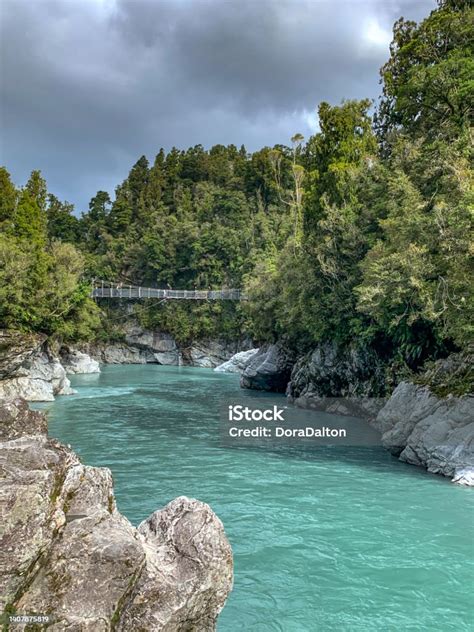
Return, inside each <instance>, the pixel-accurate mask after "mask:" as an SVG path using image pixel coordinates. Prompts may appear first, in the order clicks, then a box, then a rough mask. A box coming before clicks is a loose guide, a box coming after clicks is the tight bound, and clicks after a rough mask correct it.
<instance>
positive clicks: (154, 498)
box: [46, 365, 474, 632]
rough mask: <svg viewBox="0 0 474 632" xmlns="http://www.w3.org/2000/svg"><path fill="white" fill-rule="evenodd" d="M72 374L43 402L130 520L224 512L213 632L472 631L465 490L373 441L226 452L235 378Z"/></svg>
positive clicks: (178, 372) (272, 399)
mask: <svg viewBox="0 0 474 632" xmlns="http://www.w3.org/2000/svg"><path fill="white" fill-rule="evenodd" d="M72 383H73V387H74V388H75V389H77V394H76V395H73V396H69V397H60V398H58V399H57V400H56V401H55V402H54V403H52V404H51V405H47V406H46V408H47V409H48V410H49V432H50V434H51V435H52V436H54V437H57V438H59V439H60V440H61V441H63V442H64V443H69V444H71V445H72V447H73V448H74V450H75V451H76V452H77V453H78V454H79V455H80V457H81V458H82V460H83V461H84V462H85V463H87V464H89V465H98V466H101V465H103V466H107V467H110V469H111V470H112V473H113V476H114V481H115V493H116V498H117V503H118V507H119V509H120V510H121V511H122V513H124V514H125V515H126V516H127V517H128V518H129V519H130V520H131V522H132V523H134V524H138V523H139V522H140V521H141V520H143V519H144V518H146V517H147V516H148V515H149V514H150V513H151V512H153V511H154V510H155V509H157V508H159V507H162V506H164V505H165V504H166V503H168V502H169V501H170V500H172V499H173V498H175V497H176V496H179V495H187V496H191V497H194V498H198V499H200V500H203V501H205V502H207V503H209V504H210V505H211V507H212V508H213V509H214V511H215V512H216V513H217V515H218V516H219V517H220V518H221V520H222V521H223V523H224V526H225V529H226V532H227V535H228V537H229V539H230V542H231V544H232V548H233V551H234V562H235V586H234V590H233V592H232V594H231V596H230V597H229V600H228V602H227V604H226V606H225V608H224V610H223V612H222V614H221V616H220V618H219V623H218V631H219V632H239V631H245V632H253V631H255V632H267V631H268V632H270V631H277V630H278V631H281V632H307V631H308V632H329V631H335V632H345V631H347V632H372V631H373V632H390V631H394V632H395V631H396V632H399V631H403V632H405V631H413V632H415V631H416V632H419V631H420V632H424V631H439V632H447V631H449V630H452V631H456V632H461V631H463V630H466V631H472V630H474V621H473V610H472V606H473V599H472V593H473V581H472V578H473V570H474V568H473V567H474V564H473V529H472V528H473V524H474V493H473V490H471V489H464V488H461V487H457V486H455V485H452V484H451V483H450V482H449V481H447V480H445V479H443V478H441V477H437V476H433V475H430V474H427V473H426V472H424V471H423V470H421V469H418V468H415V467H411V466H408V465H405V464H403V463H400V462H398V461H397V460H396V459H395V458H393V457H392V456H390V455H389V454H388V453H387V452H386V451H384V450H383V449H382V448H381V447H378V446H375V447H372V448H356V447H352V448H351V447H348V448H340V447H339V448H331V447H326V448H325V449H320V450H319V451H314V450H313V451H307V450H306V449H305V448H304V446H300V447H298V445H296V446H291V447H288V448H283V449H280V450H279V449H273V450H270V449H265V448H245V447H244V448H242V447H241V448H235V447H232V446H223V445H222V443H221V439H220V433H219V424H220V407H221V403H222V401H227V400H228V399H232V398H233V399H234V400H235V401H236V403H238V398H239V395H241V394H242V391H241V390H240V389H239V380H238V377H237V376H235V375H226V374H219V373H215V372H213V371H211V370H209V369H197V368H188V367H183V368H181V367H162V366H156V365H148V366H117V367H105V368H104V369H103V371H102V373H101V374H97V375H83V376H75V377H73V378H72ZM246 394H248V392H247V393H246ZM250 396H251V397H261V396H262V395H258V394H254V395H252V393H250ZM265 396H266V397H268V400H269V401H268V403H269V404H272V405H273V404H278V405H283V404H284V403H285V400H284V398H283V396H279V395H265ZM314 414H317V413H314Z"/></svg>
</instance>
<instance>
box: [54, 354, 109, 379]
mask: <svg viewBox="0 0 474 632" xmlns="http://www.w3.org/2000/svg"><path fill="white" fill-rule="evenodd" d="M60 355H61V364H62V365H63V367H64V369H65V371H66V373H71V374H78V373H100V366H99V363H98V362H97V360H94V359H93V358H91V357H90V355H88V354H87V353H83V352H82V351H77V350H75V349H61V352H60Z"/></svg>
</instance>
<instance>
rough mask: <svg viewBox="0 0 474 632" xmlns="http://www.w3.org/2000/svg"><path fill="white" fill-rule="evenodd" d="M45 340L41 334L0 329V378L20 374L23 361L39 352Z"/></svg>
mask: <svg viewBox="0 0 474 632" xmlns="http://www.w3.org/2000/svg"><path fill="white" fill-rule="evenodd" d="M45 341H46V336H45V335H43V334H25V333H23V332H19V331H11V330H5V329H0V380H4V379H7V378H11V377H18V376H19V375H22V371H21V368H22V365H23V363H24V362H26V360H28V358H30V357H31V356H32V355H34V354H35V353H37V352H39V351H40V349H41V347H42V346H43V344H44V343H45Z"/></svg>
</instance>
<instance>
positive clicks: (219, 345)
mask: <svg viewBox="0 0 474 632" xmlns="http://www.w3.org/2000/svg"><path fill="white" fill-rule="evenodd" d="M251 346H252V344H251V341H250V340H243V341H241V340H235V341H227V340H200V341H198V342H195V343H193V344H192V345H191V346H190V347H188V348H184V349H183V350H182V353H183V362H184V364H189V365H191V366H199V367H202V368H207V369H213V368H215V367H216V366H219V365H220V364H222V363H223V362H226V361H227V360H229V359H230V358H231V357H232V356H233V355H235V354H236V353H237V352H238V351H243V350H244V351H245V350H247V349H249V348H250V347H251Z"/></svg>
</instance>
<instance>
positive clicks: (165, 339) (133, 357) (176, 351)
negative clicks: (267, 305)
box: [80, 323, 252, 368]
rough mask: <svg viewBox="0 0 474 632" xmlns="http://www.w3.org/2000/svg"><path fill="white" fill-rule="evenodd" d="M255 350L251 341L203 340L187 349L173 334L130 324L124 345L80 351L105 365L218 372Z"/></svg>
mask: <svg viewBox="0 0 474 632" xmlns="http://www.w3.org/2000/svg"><path fill="white" fill-rule="evenodd" d="M251 346H252V344H251V341H250V340H236V341H230V342H229V341H225V340H201V341H198V342H195V343H193V344H192V345H190V346H185V347H183V346H180V345H178V343H177V342H176V341H175V339H174V338H173V337H172V336H171V335H170V334H167V333H163V332H160V331H150V330H148V329H143V328H142V327H140V326H139V325H137V324H136V323H128V324H127V325H126V328H125V341H124V342H113V343H102V344H88V345H83V346H82V347H80V350H81V351H83V352H85V353H87V354H88V355H90V356H91V357H92V358H94V359H95V360H97V361H98V362H100V363H102V364H165V365H182V364H186V365H190V366H199V367H203V368H214V367H216V366H218V365H219V364H222V363H223V362H225V361H226V360H229V358H231V357H232V356H233V355H234V354H235V353H237V352H238V351H242V350H243V349H244V350H245V349H248V348H250V347H251Z"/></svg>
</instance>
